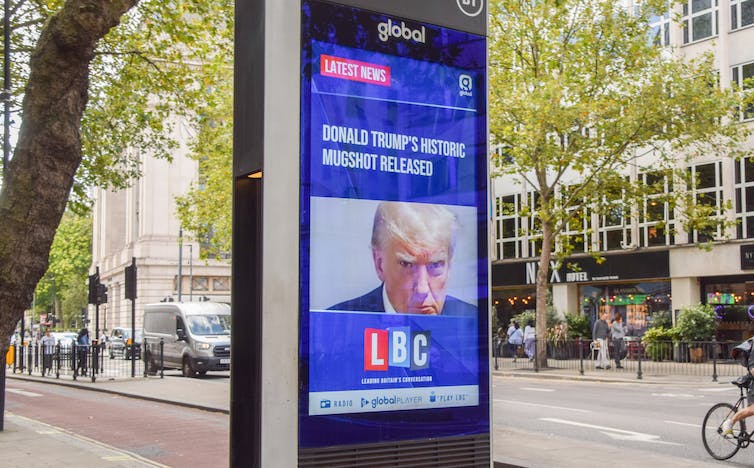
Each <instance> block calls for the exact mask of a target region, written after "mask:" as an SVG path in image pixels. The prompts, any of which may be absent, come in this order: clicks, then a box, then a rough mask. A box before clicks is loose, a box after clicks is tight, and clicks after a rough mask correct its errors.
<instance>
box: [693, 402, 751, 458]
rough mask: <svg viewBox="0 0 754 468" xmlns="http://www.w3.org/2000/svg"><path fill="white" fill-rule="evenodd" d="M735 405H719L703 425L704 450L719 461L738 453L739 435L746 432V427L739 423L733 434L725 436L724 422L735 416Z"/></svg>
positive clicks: (708, 415) (705, 418)
mask: <svg viewBox="0 0 754 468" xmlns="http://www.w3.org/2000/svg"><path fill="white" fill-rule="evenodd" d="M733 413H734V411H733V405H731V404H728V403H718V404H716V405H715V406H713V407H712V408H710V410H709V411H707V415H706V416H705V417H704V422H703V423H702V442H704V448H705V449H707V452H708V453H709V454H710V455H712V458H715V459H717V460H727V459H729V458H730V457H732V456H733V455H735V454H736V452H738V449H739V448H740V445H739V435H740V434H741V433H742V432H746V425H745V423H744V422H743V421H739V422H737V423H736V424H734V425H733V434H732V435H724V434H723V430H722V427H721V426H722V424H723V422H724V421H725V420H726V419H728V418H729V417H731V416H733Z"/></svg>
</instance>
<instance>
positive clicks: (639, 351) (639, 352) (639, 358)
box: [636, 341, 641, 380]
mask: <svg viewBox="0 0 754 468" xmlns="http://www.w3.org/2000/svg"><path fill="white" fill-rule="evenodd" d="M636 360H637V361H638V362H639V369H638V370H637V371H636V378H637V379H638V380H641V341H639V346H638V347H637V348H636Z"/></svg>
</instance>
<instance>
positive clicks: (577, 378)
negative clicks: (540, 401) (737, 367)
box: [492, 370, 729, 385]
mask: <svg viewBox="0 0 754 468" xmlns="http://www.w3.org/2000/svg"><path fill="white" fill-rule="evenodd" d="M492 375H497V376H500V377H515V378H531V379H543V380H547V379H552V380H570V381H574V382H601V383H623V384H626V383H629V384H647V385H708V384H709V385H723V384H728V383H729V382H728V380H727V379H723V380H718V381H717V382H713V381H712V379H710V380H709V381H703V380H699V381H690V380H667V379H664V380H656V379H651V378H650V379H636V378H633V379H628V378H621V377H607V376H605V377H597V376H590V375H563V374H551V373H549V372H548V371H547V370H544V371H543V370H540V371H539V372H534V371H501V370H496V371H495V370H493V371H492Z"/></svg>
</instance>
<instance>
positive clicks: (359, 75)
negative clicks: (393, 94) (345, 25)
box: [320, 54, 390, 86]
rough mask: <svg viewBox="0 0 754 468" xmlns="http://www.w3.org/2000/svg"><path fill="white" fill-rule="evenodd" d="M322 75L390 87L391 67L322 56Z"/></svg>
mask: <svg viewBox="0 0 754 468" xmlns="http://www.w3.org/2000/svg"><path fill="white" fill-rule="evenodd" d="M320 74H321V75H324V76H331V77H333V78H342V79H344V80H351V81H360V82H362V83H371V84H376V85H380V86H390V67H387V66H384V65H377V64H375V63H368V62H361V61H359V60H350V59H347V58H342V57H333V56H332V55H324V54H323V55H321V56H320Z"/></svg>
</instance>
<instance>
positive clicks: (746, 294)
mask: <svg viewBox="0 0 754 468" xmlns="http://www.w3.org/2000/svg"><path fill="white" fill-rule="evenodd" d="M701 291H702V297H701V302H702V303H704V304H710V305H712V306H713V307H714V308H715V315H716V316H717V319H718V320H719V322H718V326H717V337H716V338H717V339H718V340H721V341H738V340H745V339H747V338H749V337H751V336H752V335H754V275H738V276H712V277H706V278H702V279H701Z"/></svg>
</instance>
